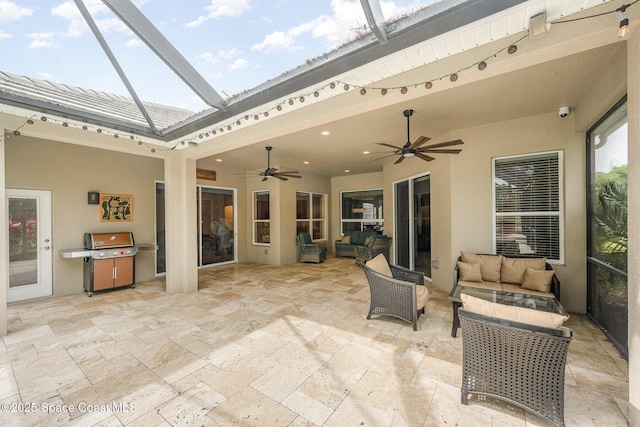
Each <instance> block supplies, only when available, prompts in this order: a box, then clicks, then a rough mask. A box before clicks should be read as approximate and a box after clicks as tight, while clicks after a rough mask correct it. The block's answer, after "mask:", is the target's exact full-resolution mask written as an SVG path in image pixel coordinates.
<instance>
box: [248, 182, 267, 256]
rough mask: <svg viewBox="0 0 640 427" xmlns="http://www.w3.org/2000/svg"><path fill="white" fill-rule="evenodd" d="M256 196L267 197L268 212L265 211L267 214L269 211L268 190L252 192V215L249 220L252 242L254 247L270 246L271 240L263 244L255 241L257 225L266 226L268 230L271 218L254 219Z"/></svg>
mask: <svg viewBox="0 0 640 427" xmlns="http://www.w3.org/2000/svg"><path fill="white" fill-rule="evenodd" d="M258 195H267V197H268V198H269V200H268V204H269V211H267V212H268V213H269V212H270V211H271V192H270V191H269V190H257V191H253V192H252V193H251V200H252V203H251V209H252V214H251V219H252V227H251V228H252V240H253V244H254V245H255V246H271V239H269V242H263V241H258V240H257V236H258V229H257V228H258V225H259V224H266V226H267V227H268V228H269V230H270V229H271V218H270V215H268V216H269V218H256V215H257V213H258V212H257V209H256V208H257V206H256V205H257V197H258ZM267 227H265V228H267Z"/></svg>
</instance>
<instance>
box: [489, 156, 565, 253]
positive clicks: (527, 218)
mask: <svg viewBox="0 0 640 427" xmlns="http://www.w3.org/2000/svg"><path fill="white" fill-rule="evenodd" d="M561 188H562V187H561V175H560V153H559V152H552V153H542V154H536V155H528V156H518V157H510V158H502V159H495V160H494V200H495V206H494V214H495V226H496V235H495V247H496V253H501V254H505V255H516V256H517V255H522V254H530V255H534V254H535V255H540V256H546V257H547V258H548V259H551V260H558V261H559V260H561V236H560V234H561V227H560V224H561V209H560V189H561Z"/></svg>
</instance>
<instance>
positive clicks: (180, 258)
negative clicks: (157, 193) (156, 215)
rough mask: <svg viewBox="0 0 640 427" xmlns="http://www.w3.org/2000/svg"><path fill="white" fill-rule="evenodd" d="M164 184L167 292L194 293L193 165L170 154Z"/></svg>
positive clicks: (195, 273)
mask: <svg viewBox="0 0 640 427" xmlns="http://www.w3.org/2000/svg"><path fill="white" fill-rule="evenodd" d="M164 180H165V188H164V191H165V221H166V224H165V229H166V236H165V237H166V241H165V244H166V256H167V263H166V265H167V276H166V280H167V285H166V286H167V292H168V293H170V294H175V293H181V292H182V293H185V292H196V291H197V290H198V258H197V235H196V233H197V230H198V228H197V209H196V161H195V160H190V159H184V158H183V157H182V156H181V155H180V152H171V153H170V155H169V156H168V157H167V158H166V159H165V161H164Z"/></svg>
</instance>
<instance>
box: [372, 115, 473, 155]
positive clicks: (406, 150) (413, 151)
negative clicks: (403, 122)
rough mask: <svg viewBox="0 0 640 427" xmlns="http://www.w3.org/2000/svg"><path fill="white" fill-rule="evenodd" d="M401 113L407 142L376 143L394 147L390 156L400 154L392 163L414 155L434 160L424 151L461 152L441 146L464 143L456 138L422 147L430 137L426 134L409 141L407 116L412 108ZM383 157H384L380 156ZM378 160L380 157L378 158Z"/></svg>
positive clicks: (440, 152) (408, 116)
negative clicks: (405, 119) (404, 119)
mask: <svg viewBox="0 0 640 427" xmlns="http://www.w3.org/2000/svg"><path fill="white" fill-rule="evenodd" d="M402 114H403V115H404V116H405V117H406V118H407V142H406V143H405V144H404V145H403V146H402V147H398V146H395V145H391V144H386V143H384V142H378V143H377V144H378V145H384V146H385V147H391V148H393V149H394V151H393V154H391V156H400V158H399V159H398V160H396V161H395V163H394V164H396V163H400V162H401V161H403V160H404V158H405V157H412V156H416V157H417V158H419V159H422V160H424V161H427V162H430V161H431V160H435V157H431V156H429V155H427V154H426V153H439V154H458V153H459V152H461V151H462V150H461V149H457V148H453V149H451V148H442V147H450V146H452V145H460V144H464V142H462V140H460V139H456V140H454V141H447V142H440V143H438V144H431V145H427V146H425V147H423V146H422V145H423V144H424V143H425V142H427V141H429V140H430V139H431V138H429V137H426V136H421V137H420V138H418V139H416V140H415V141H414V142H413V143H411V139H410V138H409V128H410V126H409V118H410V117H411V116H412V115H413V110H404V111H403V112H402ZM386 157H389V156H386ZM382 158H383V159H384V158H385V157H382ZM378 160H380V159H378Z"/></svg>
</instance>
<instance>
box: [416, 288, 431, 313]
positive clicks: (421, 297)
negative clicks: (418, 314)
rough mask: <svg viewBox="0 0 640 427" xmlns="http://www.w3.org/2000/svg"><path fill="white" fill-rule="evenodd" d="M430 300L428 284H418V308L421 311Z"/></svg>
mask: <svg viewBox="0 0 640 427" xmlns="http://www.w3.org/2000/svg"><path fill="white" fill-rule="evenodd" d="M427 301H429V290H428V289H427V287H426V286H420V285H416V310H418V311H420V310H422V309H423V308H424V306H426V305H427Z"/></svg>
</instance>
